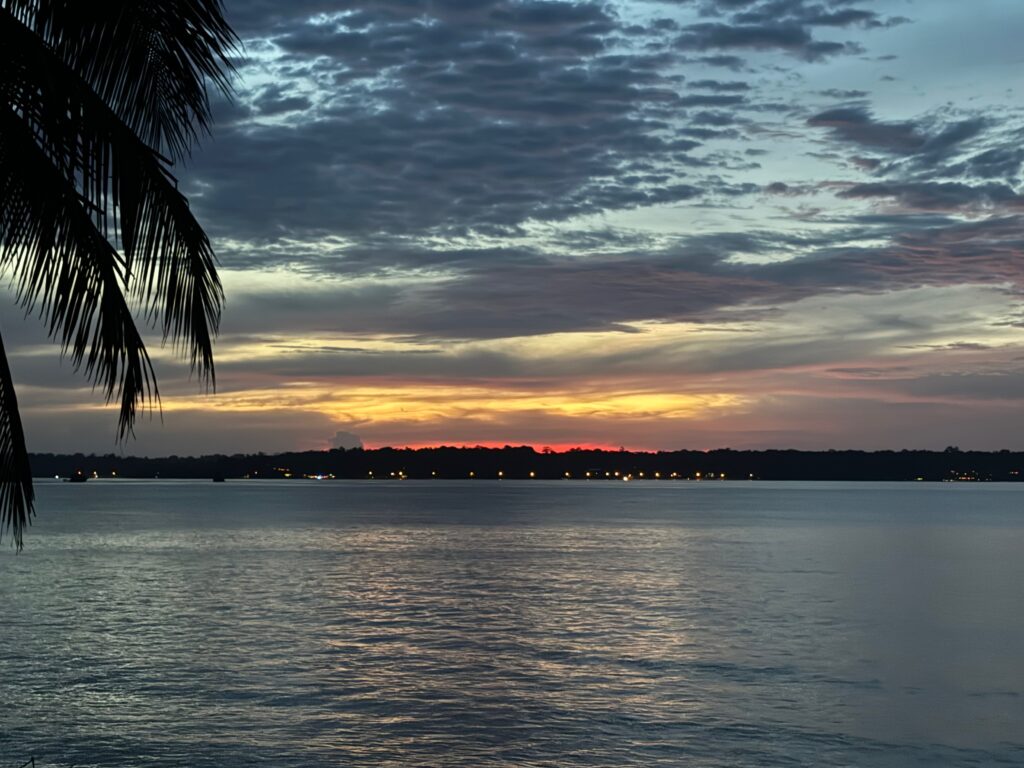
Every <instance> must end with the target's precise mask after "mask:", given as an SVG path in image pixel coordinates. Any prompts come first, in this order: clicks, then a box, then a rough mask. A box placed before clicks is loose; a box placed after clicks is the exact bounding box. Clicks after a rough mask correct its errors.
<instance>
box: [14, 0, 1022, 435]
mask: <svg viewBox="0 0 1024 768" xmlns="http://www.w3.org/2000/svg"><path fill="white" fill-rule="evenodd" d="M226 13H227V17H228V19H229V21H230V22H231V23H232V25H233V26H234V27H235V29H236V31H237V32H238V34H239V36H240V37H241V39H242V40H243V42H244V51H243V52H242V53H241V54H240V55H239V59H238V68H239V76H238V80H237V82H236V88H237V93H236V97H235V99H234V101H233V102H229V101H227V100H224V99H220V98H218V99H217V101H216V103H215V114H216V123H215V126H214V129H213V134H212V136H211V137H210V138H208V139H206V140H205V141H204V143H203V145H202V147H201V148H200V149H199V150H197V151H196V152H195V153H194V156H193V158H192V159H191V161H190V162H189V163H188V164H187V165H185V166H184V167H182V168H179V169H176V173H177V175H178V177H179V179H180V183H181V188H182V189H183V190H184V191H185V192H186V193H187V194H188V195H189V198H190V200H191V204H192V206H193V209H194V210H195V211H196V213H197V215H198V217H199V219H200V221H201V222H202V224H203V225H204V226H205V227H206V228H207V231H208V232H209V234H210V236H211V237H212V239H213V241H214V245H215V248H216V251H217V254H218V256H219V259H220V265H221V270H222V277H223V281H224V285H225V291H226V294H227V303H226V307H225V313H224V319H223V324H222V329H221V335H220V338H219V341H218V344H217V347H216V360H217V382H218V386H217V392H216V393H215V394H204V393H202V392H201V391H200V390H199V388H198V387H197V384H196V382H195V381H194V380H193V381H190V380H189V376H188V370H187V365H185V364H182V363H181V362H180V361H178V360H176V358H175V357H174V354H173V351H172V350H170V349H161V348H160V345H159V339H158V338H156V339H155V340H154V341H153V343H152V345H153V346H152V350H151V351H152V352H153V355H154V358H155V363H156V366H157V371H158V374H159V376H160V385H161V393H162V396H163V404H162V416H161V415H157V416H155V417H153V418H149V419H146V418H144V419H142V420H141V421H140V423H139V425H138V427H137V429H136V438H135V439H134V440H132V441H129V442H128V443H126V444H123V445H120V444H118V443H117V442H116V440H115V427H116V412H115V411H114V410H112V409H111V408H110V407H104V406H103V404H102V400H101V395H100V394H99V393H96V392H93V391H92V390H91V388H90V387H89V385H88V383H87V382H86V381H85V380H84V378H83V377H82V376H80V375H78V374H76V373H75V372H74V371H72V370H71V367H70V365H69V364H68V363H67V362H66V361H65V362H64V363H60V361H59V359H58V354H57V350H56V349H55V347H54V345H53V344H52V343H50V342H48V341H47V339H46V336H45V332H44V330H43V329H42V328H41V327H40V326H39V325H38V323H36V322H35V321H34V320H32V319H29V320H28V321H23V320H22V318H21V316H20V314H19V311H18V310H17V309H16V308H15V307H14V306H13V303H11V302H8V304H9V306H5V307H4V308H3V309H2V310H0V323H2V324H3V327H4V329H5V338H7V339H9V341H8V347H9V353H10V356H11V365H12V368H13V370H14V375H15V381H16V384H17V385H18V391H19V398H20V400H21V403H22V410H23V415H24V418H25V422H26V429H27V430H28V442H29V448H30V450H33V451H54V452H69V451H78V450H81V451H86V452H93V451H95V452H101V453H107V452H118V451H121V452H124V453H126V454H137V455H165V454H175V453H177V454H199V453H212V452H226V453H238V452H255V451H260V450H263V451H268V452H269V451H279V450H291V449H317V448H329V447H333V446H341V447H350V446H352V445H355V444H357V443H358V442H361V443H362V444H364V445H366V446H367V447H377V446H382V445H392V446H405V445H413V446H420V445H433V444H469V445H475V444H484V445H503V444H506V443H507V444H516V445H518V444H532V445H535V446H537V447H538V448H539V447H542V446H550V447H553V448H556V449H557V448H565V447H570V446H607V447H614V448H618V447H620V446H624V447H627V448H632V449H650V450H658V449H678V448H689V449H711V448H718V447H732V448H736V449H740V448H765V447H779V448H814V449H817V448H865V449H882V448H933V449H942V448H944V447H945V446H947V445H958V446H960V447H961V448H964V449H967V448H979V449H1003V448H1009V449H1013V450H1024V408H1022V405H1024V402H1022V398H1024V294H1022V289H1024V259H1022V251H1021V248H1022V243H1024V229H1022V223H1024V196H1022V194H1021V193H1020V192H1021V190H1022V186H1021V167H1022V163H1024V142H1022V139H1024V109H1022V107H1024V102H1022V98H1021V97H1022V87H1024V52H1022V49H1021V46H1020V41H1019V31H1020V30H1021V29H1024V3H1021V2H1019V0H972V1H971V2H969V3H967V2H963V0H917V1H916V2H914V1H913V0H662V1H660V2H659V1H652V2H640V1H638V0H609V2H596V1H589V0H585V1H583V2H569V1H566V0H346V1H345V2H341V1H340V0H288V2H285V1H284V0H229V2H227V4H226Z"/></svg>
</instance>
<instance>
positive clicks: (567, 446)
mask: <svg viewBox="0 0 1024 768" xmlns="http://www.w3.org/2000/svg"><path fill="white" fill-rule="evenodd" d="M364 447H365V448H366V450H368V451H373V450H377V449H380V448H394V449H395V450H402V449H412V450H419V449H422V448H532V449H533V450H535V451H536V452H537V453H541V452H543V451H545V450H547V451H553V452H554V453H566V452H568V451H571V450H573V449H576V450H581V451H618V450H624V451H631V452H634V453H643V452H649V451H652V449H650V448H636V447H631V446H624V445H612V444H610V443H508V442H498V441H495V440H476V441H473V442H453V443H436V442H435V443H406V444H405V445H387V444H385V443H372V444H371V443H365V444H364Z"/></svg>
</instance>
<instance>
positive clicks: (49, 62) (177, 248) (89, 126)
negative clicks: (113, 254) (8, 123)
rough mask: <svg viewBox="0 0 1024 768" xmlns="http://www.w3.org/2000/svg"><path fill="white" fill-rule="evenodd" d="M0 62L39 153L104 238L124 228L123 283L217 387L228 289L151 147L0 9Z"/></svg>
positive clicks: (202, 375) (185, 203) (167, 336)
mask: <svg viewBox="0 0 1024 768" xmlns="http://www.w3.org/2000/svg"><path fill="white" fill-rule="evenodd" d="M0 64H2V65H5V66H4V76H3V79H4V80H6V81H7V85H8V93H9V94H10V96H9V98H10V102H11V103H12V105H13V106H14V107H15V109H16V110H17V112H16V114H17V117H18V118H20V120H21V121H22V122H24V124H25V125H26V126H28V128H29V130H30V131H31V132H32V134H33V136H34V139H35V141H36V143H37V145H38V146H39V148H40V149H41V151H42V152H43V153H44V154H45V155H46V156H47V157H48V158H49V159H50V161H51V163H52V164H53V165H54V166H55V167H56V168H58V169H59V172H60V173H61V174H62V175H63V176H64V177H65V178H66V179H72V180H73V181H74V186H75V191H76V194H77V195H78V196H79V198H80V200H81V202H82V204H83V205H84V207H85V209H86V210H87V211H88V214H89V216H90V217H91V219H92V221H93V222H94V224H95V225H96V227H97V228H98V229H99V231H100V232H101V234H102V235H104V236H109V234H110V232H111V229H112V228H113V226H114V225H117V224H119V225H120V233H121V237H122V245H123V248H124V255H125V262H124V271H123V275H122V277H123V279H124V283H125V288H126V289H128V290H131V286H130V285H129V282H130V281H131V279H132V278H133V277H134V278H136V279H137V280H138V281H139V285H138V290H137V292H136V293H135V294H134V296H135V297H136V298H137V299H138V300H139V301H140V303H141V304H142V306H143V308H144V309H145V311H146V313H147V314H148V316H149V317H150V318H152V319H153V320H154V321H157V320H158V318H159V322H160V324H161V325H162V330H163V335H164V340H165V341H167V340H168V339H170V340H172V341H173V342H174V343H175V344H176V346H178V347H179V348H181V349H182V351H184V352H185V354H186V355H187V356H188V357H189V358H190V362H191V365H192V369H193V371H194V372H196V373H197V374H198V376H199V378H200V380H201V381H203V382H205V383H207V384H208V385H212V384H214V383H215V373H214V368H213V337H214V336H215V334H216V331H217V326H218V324H219V320H220V311H221V304H222V301H223V292H222V289H221V286H220V281H219V278H218V276H217V270H216V260H215V257H214V253H213V249H212V247H211V245H210V242H209V239H208V238H207V236H206V234H205V233H204V232H203V230H202V228H201V227H200V226H199V224H198V222H197V221H196V219H195V217H194V216H193V214H192V212H191V210H190V209H189V206H188V201H187V200H186V199H185V197H184V195H182V194H181V193H180V192H179V191H178V189H177V188H176V186H175V181H174V179H173V177H172V176H171V175H170V173H169V172H168V170H167V168H166V166H165V164H164V162H163V161H162V159H161V157H160V155H159V153H157V152H156V151H154V150H153V149H152V148H150V147H148V146H147V145H146V144H145V143H144V142H142V141H141V140H140V139H139V138H138V137H137V136H136V135H135V134H134V133H133V131H132V129H131V127H130V126H128V125H127V124H125V123H124V122H123V121H122V120H121V119H120V118H119V117H118V115H117V114H115V112H114V111H113V110H112V109H110V108H109V107H108V106H107V105H106V104H105V103H104V102H103V100H102V99H101V98H99V97H98V96H97V95H96V93H95V92H94V91H93V90H92V88H91V87H90V86H89V84H88V83H87V82H86V81H85V80H84V79H83V78H81V77H79V76H78V75H77V74H76V73H75V72H73V71H72V70H71V69H70V68H69V67H67V66H66V65H65V64H64V63H63V62H62V61H61V60H60V59H58V58H57V57H56V55H55V54H54V53H53V52H52V51H51V50H49V49H48V48H47V47H46V46H45V45H43V44H41V43H40V41H39V38H38V37H37V36H36V35H34V34H33V33H32V32H31V31H30V30H29V29H28V28H26V27H25V26H24V25H23V24H22V23H20V22H19V21H18V20H17V19H16V18H14V17H13V16H12V15H11V14H10V12H8V11H6V10H3V9H0Z"/></svg>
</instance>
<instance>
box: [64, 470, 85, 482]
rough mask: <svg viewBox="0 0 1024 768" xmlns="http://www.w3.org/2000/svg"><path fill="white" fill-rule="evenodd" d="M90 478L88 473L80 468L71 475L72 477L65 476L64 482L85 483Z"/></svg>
mask: <svg viewBox="0 0 1024 768" xmlns="http://www.w3.org/2000/svg"><path fill="white" fill-rule="evenodd" d="M88 479H89V476H88V475H86V474H85V473H84V472H83V471H82V470H78V471H77V472H75V473H74V474H73V475H71V477H65V478H64V482H65V483H84V482H85V481H86V480H88Z"/></svg>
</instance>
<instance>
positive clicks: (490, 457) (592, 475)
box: [31, 446, 1024, 482]
mask: <svg viewBox="0 0 1024 768" xmlns="http://www.w3.org/2000/svg"><path fill="white" fill-rule="evenodd" d="M31 461H32V470H33V474H34V475H35V476H36V477H54V476H61V477H68V476H70V475H72V474H73V473H75V472H77V471H82V472H85V473H86V474H88V475H89V476H95V477H123V478H154V477H160V478H180V479H186V478H198V479H212V478H214V477H218V478H220V477H223V478H227V479H243V478H245V479H271V478H289V479H297V480H301V479H320V480H331V479H367V480H401V479H480V480H485V479H491V480H496V479H501V480H531V479H533V480H544V479H548V480H550V479H571V480H591V481H615V480H620V481H621V480H624V479H628V480H637V481H639V480H644V481H646V480H661V481H671V480H702V481H706V480H864V481H870V480H875V481H880V480H895V481H932V482H937V481H955V482H1019V481H1020V480H1021V479H1022V475H1021V472H1022V471H1024V452H1011V451H1005V450H1004V451H960V450H958V449H956V448H947V449H946V450H944V451H917V450H902V451H845V450H842V451H840V450H830V451H797V450H763V451H739V450H731V449H728V448H725V449H720V450H713V451H688V450H683V451H661V452H637V451H606V450H590V449H572V450H568V451H563V452H555V451H537V450H535V449H534V448H531V447H528V446H527V447H514V446H506V447H504V448H482V447H480V448H455V447H445V446H441V447H436V448H416V449H414V448H377V449H372V450H370V449H361V448H355V449H349V450H345V449H334V450H329V451H306V452H297V453H280V454H235V455H232V456H226V455H209V456H198V457H190V456H167V457H162V458H140V457H132V456H116V455H114V454H107V455H103V456H95V455H89V456H86V455H83V454H67V455H65V454H33V455H32V457H31Z"/></svg>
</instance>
